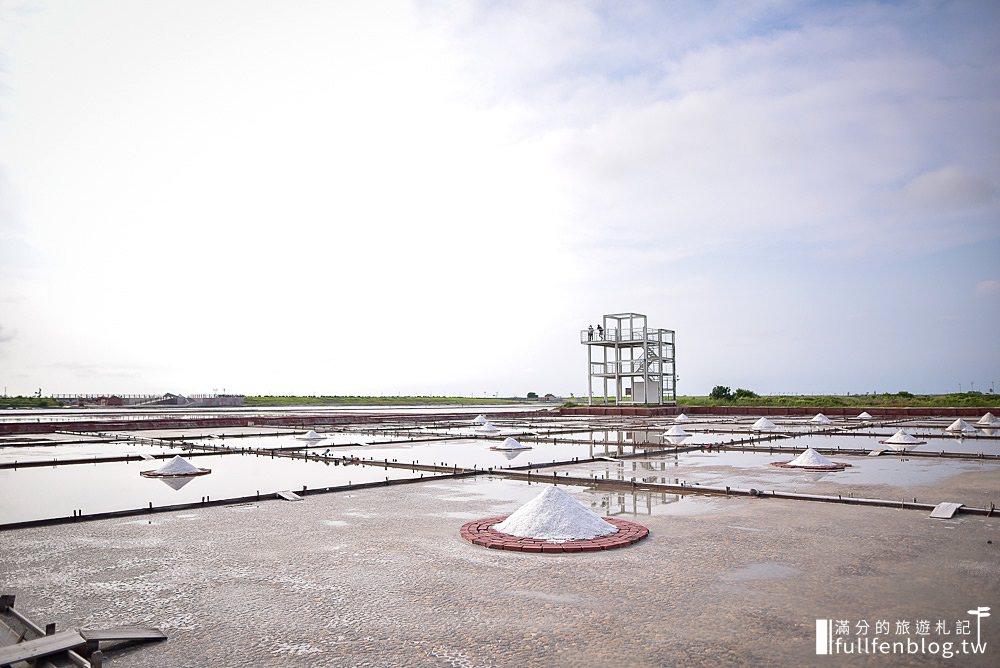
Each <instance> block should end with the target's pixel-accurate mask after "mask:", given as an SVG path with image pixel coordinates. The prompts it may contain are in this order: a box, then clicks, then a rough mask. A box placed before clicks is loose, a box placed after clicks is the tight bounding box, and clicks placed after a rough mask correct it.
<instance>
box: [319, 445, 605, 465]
mask: <svg viewBox="0 0 1000 668" xmlns="http://www.w3.org/2000/svg"><path fill="white" fill-rule="evenodd" d="M502 442H503V441H502V440H499V439H491V440H486V439H468V440H455V441H432V442H427V443H421V442H414V443H412V444H392V445H370V446H366V447H358V448H337V449H336V450H334V451H332V452H331V453H330V455H331V456H334V457H352V456H353V457H361V458H365V459H375V460H381V461H385V460H387V459H388V460H389V461H393V460H395V461H399V462H404V463H410V462H416V463H418V464H429V465H437V466H458V467H459V468H473V467H477V468H480V469H486V468H490V467H492V468H508V467H512V466H530V465H532V464H542V463H545V464H548V463H551V462H554V461H556V462H565V461H572V460H573V459H574V458H578V459H587V458H591V457H596V456H601V455H606V454H607V450H606V449H605V448H603V447H602V446H600V445H597V446H591V445H580V444H573V443H558V444H556V445H553V444H552V443H532V442H529V441H524V444H525V445H530V446H531V449H530V450H519V451H500V450H490V446H491V445H500V444H501V443H502ZM320 447H321V446H320ZM312 451H313V452H315V451H316V450H315V449H313V450H312Z"/></svg>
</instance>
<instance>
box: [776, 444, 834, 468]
mask: <svg viewBox="0 0 1000 668" xmlns="http://www.w3.org/2000/svg"><path fill="white" fill-rule="evenodd" d="M836 465H837V464H836V462H834V461H833V460H832V459H827V458H826V457H824V456H823V455H821V454H819V453H818V452H816V451H815V450H813V449H812V448H809V449H807V450H806V451H805V452H803V453H802V454H801V455H799V456H798V457H796V458H795V459H793V460H792V461H790V462H788V463H787V464H785V466H794V467H803V466H836Z"/></svg>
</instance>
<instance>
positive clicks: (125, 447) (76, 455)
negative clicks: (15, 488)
mask: <svg viewBox="0 0 1000 668" xmlns="http://www.w3.org/2000/svg"><path fill="white" fill-rule="evenodd" d="M181 452H182V450H181V449H180V448H172V447H165V446H161V445H145V444H143V443H130V442H127V441H126V442H115V443H67V444H65V445H23V446H16V447H15V446H7V447H4V446H0V464H10V463H13V462H37V461H53V460H65V459H90V458H92V457H124V456H125V455H136V456H138V455H160V454H179V453H181Z"/></svg>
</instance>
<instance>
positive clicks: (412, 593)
mask: <svg viewBox="0 0 1000 668" xmlns="http://www.w3.org/2000/svg"><path fill="white" fill-rule="evenodd" d="M962 475H972V476H975V475H978V474H977V473H975V472H973V473H969V474H962ZM958 478H961V476H959V477H958ZM951 480H952V482H951V483H950V484H951V485H953V486H957V487H956V488H961V487H962V485H965V484H968V485H969V488H970V489H975V488H978V487H979V486H980V485H982V484H983V483H984V481H983V480H981V479H970V480H969V482H968V483H959V482H956V478H951ZM990 480H993V481H995V480H996V477H995V475H994V476H993V477H991V478H990ZM571 489H572V491H573V493H574V494H575V495H576V496H577V498H579V499H580V500H581V501H583V502H584V503H585V504H587V505H596V506H598V507H599V506H600V504H601V503H602V502H603V503H607V502H608V500H609V495H608V494H607V493H603V494H599V493H590V492H587V491H585V490H582V489H580V488H571ZM539 491H540V488H539V486H538V485H531V486H528V485H526V484H524V483H517V482H509V481H500V480H491V479H487V478H479V479H464V480H454V481H447V482H445V481H436V482H428V483H421V484H419V485H410V486H405V487H399V488H380V489H372V490H359V491H355V492H351V493H343V494H330V495H320V496H314V497H309V498H307V499H306V500H305V501H303V502H299V503H286V502H265V503H261V504H259V505H251V506H236V507H228V508H209V509H204V510H199V511H195V512H191V511H188V512H178V513H168V514H163V515H156V516H155V517H152V518H151V519H149V520H147V519H133V520H108V521H99V522H88V523H83V524H75V525H62V526H55V527H47V528H38V529H26V530H18V531H13V532H4V533H2V534H0V590H2V591H5V592H7V591H10V592H13V593H16V594H17V596H18V599H17V602H18V606H19V607H21V608H22V609H24V610H25V611H26V612H28V613H29V614H31V615H32V616H33V617H35V618H36V619H38V620H39V621H43V622H48V621H56V622H58V623H59V626H60V627H61V628H65V627H106V626H115V625H126V624H143V625H153V626H158V627H160V628H162V629H163V630H164V631H166V632H167V634H168V635H169V636H170V640H169V641H167V642H166V643H162V644H159V645H147V646H143V647H139V648H136V649H131V650H128V651H127V652H121V653H114V652H112V653H110V656H109V660H108V661H107V663H106V665H110V666H206V665H217V666H244V665H263V666H351V665H361V666H396V665H442V666H449V665H451V666H459V665H460V666H514V665H517V666H535V665H552V664H555V665H588V666H590V665H598V666H611V665H614V666H621V665H640V666H643V665H650V666H661V665H668V666H669V665H713V666H716V665H815V664H820V663H822V664H823V665H850V666H854V665H866V666H867V665H871V666H874V665H938V664H939V663H941V659H939V658H935V657H927V656H924V655H910V656H902V657H900V656H895V657H886V656H874V657H867V658H862V659H860V660H859V659H857V658H854V657H850V658H839V657H838V658H834V659H831V658H830V657H817V656H816V655H815V620H816V619H817V618H823V619H838V620H839V619H847V620H852V622H856V621H858V620H862V619H866V620H868V621H870V622H872V624H873V625H874V622H875V620H882V619H885V620H891V621H892V622H893V623H895V622H896V621H897V620H911V622H915V621H916V620H922V619H929V620H935V621H936V620H939V619H941V620H951V623H952V624H954V622H955V620H959V619H969V615H968V614H967V612H966V611H968V610H969V609H973V608H975V607H977V606H992V607H993V609H994V610H997V611H1000V607H998V604H1000V518H986V517H979V516H965V517H959V518H957V519H954V520H931V519H929V518H928V517H927V516H926V514H925V513H922V512H917V511H904V510H891V509H878V508H859V507H853V506H837V505H828V504H818V503H806V502H799V501H790V500H779V499H752V498H724V497H711V498H705V497H687V498H685V499H684V500H683V501H682V502H680V503H673V504H671V503H665V504H664V503H661V502H660V500H658V505H657V511H656V512H653V513H652V514H650V515H646V514H644V509H645V508H646V507H647V502H648V499H643V500H642V501H641V502H640V503H634V504H633V503H632V502H630V500H628V499H625V503H624V507H625V508H630V507H633V506H634V507H636V508H637V510H638V514H637V515H636V516H631V515H629V514H627V513H626V514H624V515H619V516H621V517H624V518H625V519H633V520H635V521H639V522H641V523H643V524H645V525H646V526H648V527H649V528H650V530H651V535H650V537H649V538H648V539H647V540H645V541H643V542H641V543H639V544H638V545H636V546H634V547H631V548H625V549H621V550H615V551H612V552H607V553H597V554H577V555H566V556H558V555H557V556H550V555H544V556H542V555H529V554H521V553H506V552H497V551H492V550H486V549H483V548H479V547H476V546H474V545H471V544H469V543H467V542H466V541H464V540H462V539H461V538H460V537H459V534H458V529H459V527H460V526H461V525H462V524H463V522H464V521H467V519H466V518H475V517H485V516H489V515H493V514H497V513H504V512H511V511H513V510H514V509H516V508H517V507H518V506H519V505H520V504H521V503H523V502H525V501H527V500H529V499H530V498H532V497H533V496H534V495H535V494H537V493H538V492H539ZM613 496H614V500H613V505H615V504H616V500H617V499H618V498H619V497H621V496H626V497H627V496H630V495H618V494H617V493H616V494H614V495H613ZM666 496H669V495H666ZM989 541H992V543H990V542H989ZM997 619H1000V617H998V616H996V615H995V616H994V617H992V618H987V619H984V620H983V622H982V633H983V640H985V641H987V642H988V647H987V653H986V655H985V657H968V656H966V657H959V658H956V659H952V661H951V663H953V664H954V665H963V666H968V665H984V666H985V665H996V663H997V657H998V656H1000V621H994V620H997ZM972 630H973V633H975V622H974V621H973V624H972ZM914 637H916V636H914ZM890 639H891V638H890Z"/></svg>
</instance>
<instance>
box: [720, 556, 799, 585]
mask: <svg viewBox="0 0 1000 668" xmlns="http://www.w3.org/2000/svg"><path fill="white" fill-rule="evenodd" d="M799 572H801V571H799V570H798V569H797V568H792V567H791V566H786V565H785V564H779V563H776V562H773V561H766V562H762V563H759V564H750V565H748V566H744V567H743V568H740V569H737V570H735V571H729V572H728V573H724V574H723V575H722V578H723V579H724V580H729V581H730V582H746V581H748V580H781V579H783V578H787V577H791V576H793V575H796V574H797V573H799Z"/></svg>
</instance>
